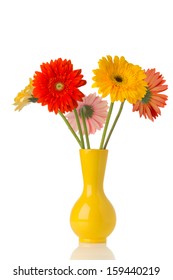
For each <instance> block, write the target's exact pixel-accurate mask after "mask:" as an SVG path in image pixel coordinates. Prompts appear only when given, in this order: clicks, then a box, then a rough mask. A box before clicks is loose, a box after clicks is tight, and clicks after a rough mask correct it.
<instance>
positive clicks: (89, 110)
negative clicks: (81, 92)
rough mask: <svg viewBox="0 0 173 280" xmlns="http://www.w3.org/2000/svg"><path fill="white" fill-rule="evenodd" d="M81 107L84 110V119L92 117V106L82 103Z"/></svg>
mask: <svg viewBox="0 0 173 280" xmlns="http://www.w3.org/2000/svg"><path fill="white" fill-rule="evenodd" d="M81 109H83V112H84V116H85V118H86V119H89V118H91V117H92V115H93V113H94V109H93V107H92V106H89V105H84V106H83V107H82V108H81ZM81 109H80V111H79V115H80V116H81Z"/></svg>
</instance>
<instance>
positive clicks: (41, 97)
mask: <svg viewBox="0 0 173 280" xmlns="http://www.w3.org/2000/svg"><path fill="white" fill-rule="evenodd" d="M40 68H41V72H38V71H36V72H35V75H34V80H33V85H34V90H33V94H34V97H36V98H38V102H39V103H41V104H42V105H43V106H44V105H48V110H49V111H50V112H52V111H54V112H55V113H56V114H57V113H58V111H59V110H60V111H61V113H64V112H69V111H72V110H73V109H74V108H76V107H77V105H78V103H77V102H78V101H82V98H83V96H84V94H83V93H82V92H81V91H80V90H79V89H78V87H81V86H83V85H85V84H86V81H85V80H82V78H83V75H81V70H80V69H79V70H73V65H72V63H71V61H70V60H66V59H65V60H62V59H61V58H58V59H57V60H54V61H53V60H51V61H50V63H43V64H42V65H41V66H40Z"/></svg>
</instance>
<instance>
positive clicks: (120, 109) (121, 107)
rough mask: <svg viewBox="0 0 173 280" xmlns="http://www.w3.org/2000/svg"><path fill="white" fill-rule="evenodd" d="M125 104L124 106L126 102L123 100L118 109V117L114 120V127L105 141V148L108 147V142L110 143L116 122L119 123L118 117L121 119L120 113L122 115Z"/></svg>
mask: <svg viewBox="0 0 173 280" xmlns="http://www.w3.org/2000/svg"><path fill="white" fill-rule="evenodd" d="M123 106H124V102H121V105H120V108H119V111H118V113H117V115H116V118H115V120H114V122H113V125H112V127H111V130H110V132H109V134H108V137H107V139H106V142H105V144H104V149H106V147H107V144H108V142H109V139H110V137H111V135H112V132H113V130H114V128H115V126H116V123H117V121H118V119H119V117H120V115H121V112H122V110H123Z"/></svg>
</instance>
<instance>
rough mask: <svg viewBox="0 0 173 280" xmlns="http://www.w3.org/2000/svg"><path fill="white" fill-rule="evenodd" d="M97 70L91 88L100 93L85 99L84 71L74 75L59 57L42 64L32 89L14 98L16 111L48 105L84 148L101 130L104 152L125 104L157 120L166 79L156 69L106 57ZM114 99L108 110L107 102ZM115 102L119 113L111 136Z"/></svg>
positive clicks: (165, 97) (88, 145) (70, 68)
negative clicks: (38, 105) (28, 106)
mask: <svg viewBox="0 0 173 280" xmlns="http://www.w3.org/2000/svg"><path fill="white" fill-rule="evenodd" d="M98 65H99V67H98V69H96V70H93V73H94V77H93V81H94V83H93V87H96V88H98V93H99V94H101V97H100V96H99V95H96V93H92V94H89V95H84V94H83V93H82V92H81V91H80V90H79V88H80V87H81V86H84V85H85V84H86V81H85V80H83V75H82V74H81V69H78V70H73V64H72V63H71V61H70V60H66V59H64V60H63V59H61V58H58V59H57V60H54V61H53V60H51V61H50V63H43V64H42V65H41V66H40V68H41V71H40V72H39V71H36V72H35V74H34V76H33V78H32V79H30V81H29V85H28V86H26V87H25V88H24V90H22V91H21V92H20V93H19V94H18V95H17V96H16V98H15V99H14V101H15V103H14V105H16V110H19V111H20V110H21V109H22V108H23V107H24V106H25V105H27V104H29V103H41V104H42V106H44V105H47V106H48V110H49V112H55V114H59V115H60V116H61V117H62V118H63V120H64V121H65V123H66V124H67V126H68V128H69V129H70V131H71V133H72V134H73V136H74V137H75V139H76V140H77V142H78V143H79V145H80V147H81V149H85V148H86V147H87V149H90V141H89V134H94V133H95V132H96V131H97V130H100V129H101V128H103V126H104V129H103V133H102V138H101V142H100V147H99V149H106V147H107V144H108V142H109V139H110V137H111V135H112V132H113V130H114V128H115V125H116V123H117V121H118V119H119V117H120V114H121V112H122V109H123V106H124V103H125V101H127V102H129V103H131V104H132V111H133V112H135V111H139V115H140V117H141V116H144V117H145V118H148V119H150V120H151V121H154V119H155V118H156V117H158V115H160V114H161V111H160V107H164V106H165V105H166V100H167V96H166V95H164V94H161V93H160V92H163V91H165V90H166V89H167V88H168V86H167V85H165V80H164V78H163V76H162V75H161V74H160V73H159V72H156V70H155V69H148V70H147V71H145V70H143V69H142V68H141V67H140V66H138V65H133V64H132V63H129V62H127V61H126V60H125V58H124V57H120V58H119V57H118V56H115V57H114V58H112V57H111V56H107V57H102V59H100V60H99V62H98ZM108 95H110V105H109V106H108V102H107V101H106V100H103V98H104V97H107V96H108ZM115 101H120V108H119V111H118V113H117V115H116V117H115V120H114V121H113V124H112V127H111V128H110V130H109V131H108V125H109V122H110V118H111V114H112V110H113V107H114V103H115Z"/></svg>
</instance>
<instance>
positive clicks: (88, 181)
mask: <svg viewBox="0 0 173 280" xmlns="http://www.w3.org/2000/svg"><path fill="white" fill-rule="evenodd" d="M107 155H108V151H107V150H80V159H81V167H82V174H83V181H84V191H86V192H87V193H88V194H91V193H94V192H98V191H101V190H103V181H104V174H105V168H106V162H107Z"/></svg>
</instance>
